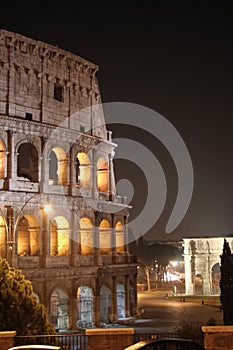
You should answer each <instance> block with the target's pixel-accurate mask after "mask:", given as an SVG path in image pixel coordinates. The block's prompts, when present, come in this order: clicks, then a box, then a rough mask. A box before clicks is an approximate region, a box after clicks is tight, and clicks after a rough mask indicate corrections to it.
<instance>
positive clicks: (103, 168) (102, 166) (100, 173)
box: [97, 158, 108, 192]
mask: <svg viewBox="0 0 233 350" xmlns="http://www.w3.org/2000/svg"><path fill="white" fill-rule="evenodd" d="M97 186H98V191H100V192H108V163H107V162H106V160H105V159H104V158H99V159H98V162H97Z"/></svg>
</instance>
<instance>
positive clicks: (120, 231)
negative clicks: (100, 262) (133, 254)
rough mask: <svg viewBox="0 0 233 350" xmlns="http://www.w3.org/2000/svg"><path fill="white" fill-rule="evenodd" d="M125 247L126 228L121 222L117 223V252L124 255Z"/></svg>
mask: <svg viewBox="0 0 233 350" xmlns="http://www.w3.org/2000/svg"><path fill="white" fill-rule="evenodd" d="M124 245H125V235H124V227H123V225H122V223H121V222H120V221H117V223H116V252H117V253H124V249H125V247H124Z"/></svg>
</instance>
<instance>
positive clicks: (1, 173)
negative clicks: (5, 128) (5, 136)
mask: <svg viewBox="0 0 233 350" xmlns="http://www.w3.org/2000/svg"><path fill="white" fill-rule="evenodd" d="M5 172H6V147H5V144H4V142H3V140H2V139H0V179H4V177H5Z"/></svg>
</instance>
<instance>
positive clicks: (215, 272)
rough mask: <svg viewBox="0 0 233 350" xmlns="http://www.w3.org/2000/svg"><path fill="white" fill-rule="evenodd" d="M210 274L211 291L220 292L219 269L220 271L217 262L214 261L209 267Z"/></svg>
mask: <svg viewBox="0 0 233 350" xmlns="http://www.w3.org/2000/svg"><path fill="white" fill-rule="evenodd" d="M211 275H212V293H213V294H220V278H221V271H220V265H219V263H216V264H214V265H213V267H212V269H211Z"/></svg>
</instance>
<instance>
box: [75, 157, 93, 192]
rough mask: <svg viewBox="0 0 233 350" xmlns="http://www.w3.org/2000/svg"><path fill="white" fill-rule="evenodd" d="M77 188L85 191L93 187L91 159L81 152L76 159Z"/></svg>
mask: <svg viewBox="0 0 233 350" xmlns="http://www.w3.org/2000/svg"><path fill="white" fill-rule="evenodd" d="M75 164H76V186H77V187H80V188H84V189H90V187H91V165H90V158H89V157H88V155H87V154H86V153H84V152H79V153H78V154H77V157H76V163H75Z"/></svg>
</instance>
